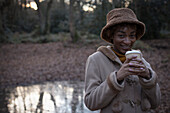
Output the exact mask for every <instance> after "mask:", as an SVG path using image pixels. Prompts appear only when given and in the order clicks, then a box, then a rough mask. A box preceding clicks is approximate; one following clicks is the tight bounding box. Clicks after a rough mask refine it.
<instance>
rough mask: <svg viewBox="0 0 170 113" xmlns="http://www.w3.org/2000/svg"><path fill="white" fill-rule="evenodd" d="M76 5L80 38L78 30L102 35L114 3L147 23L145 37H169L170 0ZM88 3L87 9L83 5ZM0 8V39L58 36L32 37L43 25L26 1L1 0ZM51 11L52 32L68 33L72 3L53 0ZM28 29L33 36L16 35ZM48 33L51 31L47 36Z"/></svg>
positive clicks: (92, 1)
mask: <svg viewBox="0 0 170 113" xmlns="http://www.w3.org/2000/svg"><path fill="white" fill-rule="evenodd" d="M26 1H27V2H26V3H27V4H29V3H30V2H31V1H30V0H26ZM46 1H48V0H44V1H43V2H40V4H47V2H46ZM73 7H74V16H75V20H74V21H75V27H76V35H75V36H76V37H77V40H79V39H82V38H81V37H83V36H82V33H79V32H84V33H87V34H92V35H93V34H94V35H95V36H96V39H97V38H99V36H100V31H101V29H102V27H103V26H104V25H105V24H106V14H107V13H108V12H109V11H110V10H111V9H112V8H113V7H116V8H118V7H129V8H131V9H133V10H134V12H135V13H136V15H137V17H138V19H139V20H141V21H142V22H144V23H145V24H146V34H145V35H144V37H143V38H142V39H156V38H162V39H163V38H166V37H170V25H169V24H170V12H169V11H170V1H169V0H112V1H111V0H81V1H80V0H76V2H75V3H74V6H73ZM85 7H86V9H84V8H85ZM87 8H89V9H91V10H88V9H87ZM0 10H1V11H0V34H1V36H0V42H1V43H6V42H10V43H14V42H15V41H16V42H17V43H22V42H24V41H23V40H25V42H27V38H28V40H30V42H36V41H37V42H39V43H43V42H49V41H53V40H55V41H56V40H58V39H50V37H47V38H45V39H43V38H39V40H36V38H31V39H30V37H38V36H39V37H42V36H41V35H40V34H39V32H38V29H40V25H39V21H40V20H39V13H38V11H37V10H33V9H32V8H30V7H25V6H24V4H21V3H20V0H10V1H8V0H7V1H5V0H2V1H0ZM45 10H46V9H45V8H43V9H42V11H43V12H46V11H45ZM49 14H50V17H49V21H50V23H46V24H49V27H50V28H49V29H50V33H52V34H60V33H66V34H69V32H70V29H69V26H70V23H69V3H68V2H67V1H66V0H53V3H52V6H51V10H50V13H49ZM44 15H45V13H44ZM35 31H36V32H35ZM25 33H28V34H29V35H30V34H31V36H28V37H25V38H23V39H22V38H16V37H15V34H18V36H19V35H22V34H23V35H24V34H25ZM87 34H86V35H87ZM47 35H49V34H46V35H45V36H47ZM19 37H20V36H19ZM21 37H22V36H21ZM87 37H88V35H87ZM48 38H49V39H48ZM61 38H63V37H61ZM68 38H70V35H68ZM10 40H13V41H10ZM40 40H41V41H40ZM61 40H62V39H61ZM87 40H88V39H87Z"/></svg>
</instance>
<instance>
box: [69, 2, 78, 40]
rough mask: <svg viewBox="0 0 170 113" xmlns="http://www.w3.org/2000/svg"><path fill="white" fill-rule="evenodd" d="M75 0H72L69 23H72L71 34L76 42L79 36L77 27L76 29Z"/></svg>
mask: <svg viewBox="0 0 170 113" xmlns="http://www.w3.org/2000/svg"><path fill="white" fill-rule="evenodd" d="M74 3H75V0H70V14H69V24H70V36H71V39H72V42H76V41H77V39H78V37H76V29H75V18H74V7H73V5H74Z"/></svg>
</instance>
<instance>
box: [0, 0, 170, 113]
mask: <svg viewBox="0 0 170 113" xmlns="http://www.w3.org/2000/svg"><path fill="white" fill-rule="evenodd" d="M118 7H129V8H131V9H133V11H134V12H135V13H136V15H137V17H138V19H139V20H140V21H142V22H144V23H145V24H146V33H145V35H144V37H142V39H141V40H139V41H136V43H135V45H134V48H135V49H140V50H141V51H142V53H143V56H144V58H145V59H146V60H147V61H148V62H149V63H150V64H151V66H152V68H153V69H154V70H155V71H156V73H157V74H158V77H159V79H158V82H159V84H160V88H161V93H162V98H161V105H160V106H159V107H158V108H157V109H156V110H155V112H156V113H169V112H170V84H169V80H170V70H169V69H170V65H169V64H170V51H169V50H170V0H0V95H1V94H2V92H3V91H4V92H5V90H4V89H5V88H6V87H11V86H12V87H15V86H18V85H30V84H37V83H43V82H45V81H56V80H59V81H60V80H67V81H70V80H76V81H84V71H85V63H86V60H87V57H88V56H89V55H90V54H92V53H93V52H95V51H96V49H97V48H98V47H99V46H100V45H107V43H105V42H104V41H102V40H101V39H100V31H101V29H102V27H103V26H104V25H105V24H106V14H107V13H108V12H109V11H110V10H111V9H114V8H118ZM1 97H2V98H0V102H5V103H3V104H0V110H2V111H3V110H4V108H6V109H5V111H7V104H8V103H7V101H6V99H7V98H8V95H6V96H4V95H1Z"/></svg>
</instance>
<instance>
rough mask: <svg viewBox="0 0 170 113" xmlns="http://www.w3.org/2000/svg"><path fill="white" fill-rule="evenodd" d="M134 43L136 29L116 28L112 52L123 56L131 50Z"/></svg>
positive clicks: (132, 27)
mask: <svg viewBox="0 0 170 113" xmlns="http://www.w3.org/2000/svg"><path fill="white" fill-rule="evenodd" d="M135 41H136V27H135V26H130V25H127V26H123V27H118V28H117V29H116V31H115V32H114V35H113V44H114V46H113V47H114V50H115V51H116V52H118V53H120V54H125V53H126V51H129V50H131V48H132V46H133V44H134V42H135Z"/></svg>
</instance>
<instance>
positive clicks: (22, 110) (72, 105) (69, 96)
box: [4, 81, 99, 113]
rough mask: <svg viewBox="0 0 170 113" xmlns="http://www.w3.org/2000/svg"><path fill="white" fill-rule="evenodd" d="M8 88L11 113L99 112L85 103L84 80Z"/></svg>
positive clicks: (8, 102)
mask: <svg viewBox="0 0 170 113" xmlns="http://www.w3.org/2000/svg"><path fill="white" fill-rule="evenodd" d="M8 90H10V91H11V92H10V93H9V94H8V99H7V107H8V110H6V111H9V113H99V111H95V112H92V111H89V110H88V109H87V108H86V106H85V105H84V103H83V96H84V83H83V82H76V81H69V82H68V81H61V82H53V83H45V84H40V85H32V86H18V87H16V88H15V89H13V90H11V89H8ZM4 103H5V102H4Z"/></svg>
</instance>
